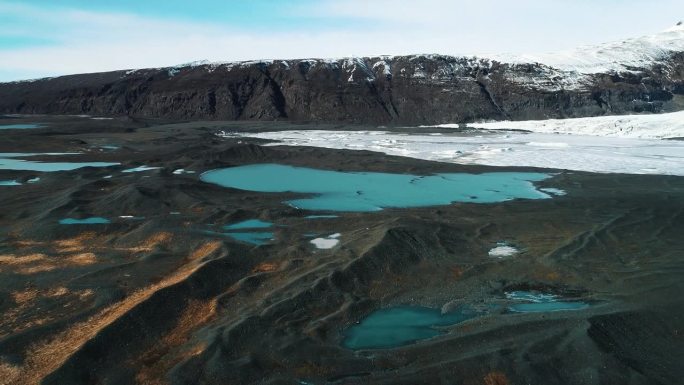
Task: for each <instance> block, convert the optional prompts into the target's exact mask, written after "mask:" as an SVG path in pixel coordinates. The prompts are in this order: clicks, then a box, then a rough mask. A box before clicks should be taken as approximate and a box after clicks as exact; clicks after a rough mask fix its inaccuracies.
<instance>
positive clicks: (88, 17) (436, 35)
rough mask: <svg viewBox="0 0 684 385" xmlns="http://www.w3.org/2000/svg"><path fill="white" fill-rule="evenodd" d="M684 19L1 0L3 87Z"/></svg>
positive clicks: (516, 40)
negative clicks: (64, 77) (204, 63)
mask: <svg viewBox="0 0 684 385" xmlns="http://www.w3.org/2000/svg"><path fill="white" fill-rule="evenodd" d="M646 6H647V9H645V7H646ZM682 18H684V1H682V0H676V1H675V0H652V1H648V2H645V1H641V0H516V1H511V0H489V1H486V2H485V1H481V0H420V1H419V0H410V1H409V0H334V1H333V0H290V1H287V0H164V1H160V0H113V1H99V0H59V1H56V0H23V1H18V0H0V81H10V80H18V79H25V78H35V77H42V76H54V75H61V74H70V73H80V72H96V71H108V70H114V69H128V68H142V67H159V66H168V65H174V64H179V63H184V62H189V61H194V60H203V59H207V60H212V61H232V60H250V59H267V58H302V57H340V56H351V55H358V56H361V55H379V54H412V53H444V54H454V55H459V54H468V55H472V54H486V53H493V52H497V53H502V52H509V53H530V52H545V51H551V50H560V49H568V48H572V47H574V46H577V45H580V44H592V43H600V42H604V41H611V40H616V39H622V38H627V37H635V36H640V35H644V34H650V33H655V32H658V31H660V30H663V29H666V28H668V27H670V26H671V25H673V24H674V23H676V22H677V21H678V20H680V19H682Z"/></svg>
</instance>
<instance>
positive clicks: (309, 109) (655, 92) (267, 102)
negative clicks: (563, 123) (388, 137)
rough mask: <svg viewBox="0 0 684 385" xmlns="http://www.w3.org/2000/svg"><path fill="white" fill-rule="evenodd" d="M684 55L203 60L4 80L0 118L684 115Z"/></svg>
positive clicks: (394, 120) (374, 119) (407, 120)
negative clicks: (567, 66) (623, 66)
mask: <svg viewBox="0 0 684 385" xmlns="http://www.w3.org/2000/svg"><path fill="white" fill-rule="evenodd" d="M683 95H684V53H682V52H679V53H672V54H671V55H670V56H669V57H667V58H665V59H664V60H661V61H658V62H656V63H653V64H652V65H649V66H647V67H646V68H630V70H629V71H624V72H612V73H603V74H602V73H599V74H591V75H579V74H577V73H574V72H568V71H561V70H558V69H555V68H552V67H549V66H545V65H542V64H538V63H531V64H505V63H499V62H497V61H491V60H486V59H477V58H459V57H451V56H441V55H419V56H398V57H375V58H353V59H340V60H334V61H330V60H288V61H267V62H248V63H231V64H199V65H186V66H177V67H170V68H162V69H144V70H135V71H115V72H107V73H96V74H83V75H71V76H62V77H58V78H50V79H41V80H36V81H30V82H15V83H3V84H0V112H2V113H20V114H37V113H38V114H92V115H106V116H112V115H129V116H135V117H148V118H168V119H197V120H199V119H210V120H291V121H325V122H352V123H372V124H438V123H454V122H469V121H473V120H480V119H512V120H522V119H541V118H565V117H581V116H596V115H604V114H624V113H633V112H666V111H675V110H679V109H681V108H684V97H683Z"/></svg>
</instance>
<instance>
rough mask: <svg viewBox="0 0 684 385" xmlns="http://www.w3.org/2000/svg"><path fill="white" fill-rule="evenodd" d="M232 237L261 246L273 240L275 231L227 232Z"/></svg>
mask: <svg viewBox="0 0 684 385" xmlns="http://www.w3.org/2000/svg"><path fill="white" fill-rule="evenodd" d="M223 235H227V236H229V237H230V238H233V239H235V240H236V241H239V242H245V243H249V244H251V245H256V246H261V245H265V244H267V243H268V242H269V241H272V240H273V233H270V232H252V233H225V234H223Z"/></svg>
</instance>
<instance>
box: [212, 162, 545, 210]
mask: <svg viewBox="0 0 684 385" xmlns="http://www.w3.org/2000/svg"><path fill="white" fill-rule="evenodd" d="M547 178H549V175H548V174H542V173H520V172H497V173H485V174H466V173H459V174H435V175H430V176H416V175H409V174H387V173H375V172H338V171H326V170H316V169H311V168H303V167H292V166H285V165H279V164H254V165H248V166H240V167H231V168H225V169H219V170H213V171H208V172H206V173H204V174H202V176H201V179H202V181H204V182H207V183H213V184H217V185H219V186H223V187H230V188H236V189H241V190H248V191H259V192H297V193H309V194H313V196H311V197H307V198H303V199H296V200H292V201H288V202H287V203H289V204H290V205H292V206H294V207H296V208H300V209H305V210H321V211H359V212H366V211H379V210H382V209H383V208H389V207H402V208H403V207H421V206H435V205H448V204H450V203H452V202H474V203H492V202H502V201H507V200H511V199H516V198H524V199H544V198H549V197H550V196H549V195H548V194H545V193H543V192H541V191H539V190H537V189H536V188H535V187H534V184H533V182H537V181H541V180H544V179H547Z"/></svg>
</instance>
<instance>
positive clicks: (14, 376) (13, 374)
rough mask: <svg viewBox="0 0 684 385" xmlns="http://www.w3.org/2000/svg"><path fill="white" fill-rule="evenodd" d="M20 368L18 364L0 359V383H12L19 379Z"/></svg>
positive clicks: (2, 384) (5, 384)
mask: <svg viewBox="0 0 684 385" xmlns="http://www.w3.org/2000/svg"><path fill="white" fill-rule="evenodd" d="M20 373H21V372H20V370H19V367H18V366H14V365H11V364H8V363H6V362H3V361H0V385H12V384H16V383H18V381H19V374H20Z"/></svg>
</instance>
